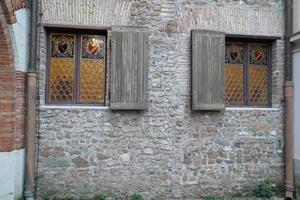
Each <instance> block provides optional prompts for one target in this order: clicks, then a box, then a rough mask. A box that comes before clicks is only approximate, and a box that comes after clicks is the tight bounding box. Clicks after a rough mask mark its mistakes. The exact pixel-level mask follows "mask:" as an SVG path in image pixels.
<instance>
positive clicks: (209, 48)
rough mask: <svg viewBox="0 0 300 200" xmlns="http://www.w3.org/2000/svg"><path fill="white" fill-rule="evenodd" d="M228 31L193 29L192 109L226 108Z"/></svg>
mask: <svg viewBox="0 0 300 200" xmlns="http://www.w3.org/2000/svg"><path fill="white" fill-rule="evenodd" d="M224 56H225V35H224V33H222V32H216V31H207V30H193V31H192V109H193V110H222V109H224V107H225V106H224V64H225V60H224Z"/></svg>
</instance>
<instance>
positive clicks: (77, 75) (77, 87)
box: [45, 28, 108, 106]
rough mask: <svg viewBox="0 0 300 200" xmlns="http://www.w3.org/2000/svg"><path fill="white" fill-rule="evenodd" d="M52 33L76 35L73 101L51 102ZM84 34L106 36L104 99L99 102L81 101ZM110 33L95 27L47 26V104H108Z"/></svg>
mask: <svg viewBox="0 0 300 200" xmlns="http://www.w3.org/2000/svg"><path fill="white" fill-rule="evenodd" d="M51 34H66V35H67V34H69V35H74V38H75V39H74V62H75V64H74V68H75V70H74V88H73V97H74V98H73V101H72V102H51V101H50V99H49V86H50V84H49V82H50V58H51V41H50V38H51V37H50V36H51ZM84 35H99V36H101V37H103V38H104V40H105V42H104V45H105V53H104V62H105V63H104V69H105V75H104V76H105V78H104V101H103V102H101V103H99V102H86V103H83V102H80V93H79V92H80V83H79V82H80V60H81V59H80V55H81V51H82V47H81V38H82V36H84ZM107 54H108V33H107V30H105V29H103V30H95V29H77V28H47V30H46V55H47V60H46V84H45V87H46V89H45V104H47V105H64V106H74V105H75V106H106V104H107V95H108V94H107V89H108V86H107V81H108V80H107V77H108V71H107V70H108V68H107V65H108V60H107V58H108V55H107Z"/></svg>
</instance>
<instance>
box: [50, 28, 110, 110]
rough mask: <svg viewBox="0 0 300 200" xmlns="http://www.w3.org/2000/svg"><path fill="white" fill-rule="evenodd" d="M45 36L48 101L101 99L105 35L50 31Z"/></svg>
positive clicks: (103, 79)
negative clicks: (48, 46)
mask: <svg viewBox="0 0 300 200" xmlns="http://www.w3.org/2000/svg"><path fill="white" fill-rule="evenodd" d="M49 38H50V51H49V52H50V53H49V70H48V71H49V80H48V96H47V98H48V102H49V103H67V104H76V103H79V104H101V103H104V101H105V73H106V71H105V54H106V49H105V47H106V45H105V44H106V37H105V36H104V35H84V34H61V33H51V34H50V35H49Z"/></svg>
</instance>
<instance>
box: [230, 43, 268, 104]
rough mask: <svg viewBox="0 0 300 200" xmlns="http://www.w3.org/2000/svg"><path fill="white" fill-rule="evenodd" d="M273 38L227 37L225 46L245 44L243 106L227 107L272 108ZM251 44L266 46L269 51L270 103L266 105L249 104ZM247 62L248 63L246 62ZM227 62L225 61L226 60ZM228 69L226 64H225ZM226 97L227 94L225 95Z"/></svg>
mask: <svg viewBox="0 0 300 200" xmlns="http://www.w3.org/2000/svg"><path fill="white" fill-rule="evenodd" d="M272 41H273V40H272V38H270V39H267V38H256V37H254V38H245V37H238V38H235V37H225V44H227V43H230V42H236V43H241V44H243V47H244V49H245V50H244V56H243V61H244V62H243V101H244V103H243V104H228V103H226V102H224V103H225V106H226V107H257V108H270V107H272V44H271V42H272ZM251 44H261V45H266V46H267V49H268V54H267V56H268V58H267V59H268V65H267V67H268V103H267V104H266V105H259V104H249V91H248V90H249V46H250V45H251ZM245 61H246V62H245ZM224 62H225V60H224ZM225 67H226V64H225ZM224 95H226V93H224Z"/></svg>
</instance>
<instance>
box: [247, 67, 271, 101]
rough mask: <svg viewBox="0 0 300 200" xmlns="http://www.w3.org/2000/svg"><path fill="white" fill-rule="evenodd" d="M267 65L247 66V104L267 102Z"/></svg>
mask: <svg viewBox="0 0 300 200" xmlns="http://www.w3.org/2000/svg"><path fill="white" fill-rule="evenodd" d="M268 95H269V93H268V66H262V65H250V66H249V104H250V105H251V104H255V105H267V104H268Z"/></svg>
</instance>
